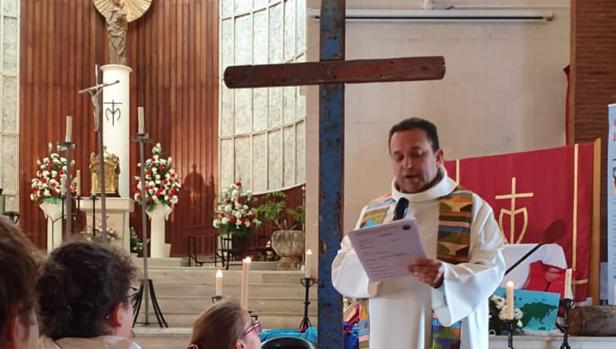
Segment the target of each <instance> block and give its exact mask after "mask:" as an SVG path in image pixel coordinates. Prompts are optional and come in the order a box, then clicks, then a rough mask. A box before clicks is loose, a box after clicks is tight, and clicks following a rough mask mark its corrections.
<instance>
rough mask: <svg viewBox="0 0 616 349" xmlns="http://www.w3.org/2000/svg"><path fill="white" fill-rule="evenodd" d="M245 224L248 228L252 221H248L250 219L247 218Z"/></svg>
mask: <svg viewBox="0 0 616 349" xmlns="http://www.w3.org/2000/svg"><path fill="white" fill-rule="evenodd" d="M244 225H245V226H246V228H249V227H250V221H248V220H247V221H246V222H245V223H244Z"/></svg>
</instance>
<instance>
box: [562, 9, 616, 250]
mask: <svg viewBox="0 0 616 349" xmlns="http://www.w3.org/2000/svg"><path fill="white" fill-rule="evenodd" d="M614 11H616V2H614V1H609V0H584V1H582V0H575V1H572V2H571V101H570V109H571V111H572V112H573V123H572V125H571V126H572V127H573V132H570V134H573V137H574V141H575V142H589V141H593V140H594V139H595V138H601V144H602V156H601V163H602V165H601V177H600V179H601V186H602V190H601V206H600V207H601V259H602V260H603V261H606V260H607V242H608V241H607V195H606V191H605V187H603V186H604V185H605V182H604V181H605V178H606V161H607V140H608V139H607V135H608V129H609V125H608V107H607V106H608V104H611V103H614V102H616V64H614V50H616V22H614V21H613V20H612V18H611V17H610V16H609V14H611V13H614Z"/></svg>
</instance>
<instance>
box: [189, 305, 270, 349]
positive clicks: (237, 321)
mask: <svg viewBox="0 0 616 349" xmlns="http://www.w3.org/2000/svg"><path fill="white" fill-rule="evenodd" d="M259 334H261V324H259V322H258V321H256V320H254V321H253V320H252V318H251V317H250V315H249V314H248V311H246V310H245V309H243V308H242V307H241V306H240V305H239V304H238V303H237V302H235V301H231V300H222V301H219V302H217V303H216V304H214V305H213V306H212V307H211V308H209V309H208V310H207V311H206V312H204V313H203V314H201V315H200V316H199V317H198V318H197V320H196V321H195V324H194V326H193V334H192V339H191V340H190V345H189V346H188V349H210V348H216V349H259V348H261V340H260V338H259Z"/></svg>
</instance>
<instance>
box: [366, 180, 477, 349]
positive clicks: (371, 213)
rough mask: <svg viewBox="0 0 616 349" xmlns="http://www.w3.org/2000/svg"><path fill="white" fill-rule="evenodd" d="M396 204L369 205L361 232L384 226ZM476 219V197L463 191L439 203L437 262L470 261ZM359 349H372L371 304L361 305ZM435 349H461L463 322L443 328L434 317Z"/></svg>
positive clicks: (386, 199) (391, 201)
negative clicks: (473, 221)
mask: <svg viewBox="0 0 616 349" xmlns="http://www.w3.org/2000/svg"><path fill="white" fill-rule="evenodd" d="M393 204H395V200H394V199H392V198H391V196H390V195H386V196H383V197H381V198H379V199H377V200H376V202H374V203H372V204H369V205H368V206H367V207H366V209H365V210H364V213H363V215H362V216H361V218H360V222H361V223H360V228H365V227H371V226H375V225H379V224H382V223H383V221H384V220H385V217H386V216H387V212H388V211H389V209H390V207H392V205H393ZM472 217H473V195H472V193H471V192H470V191H467V190H465V189H463V188H461V187H457V188H456V189H455V190H454V191H453V192H452V193H451V194H449V195H447V196H445V197H442V198H440V199H439V225H438V241H437V252H436V258H437V259H439V260H441V261H443V262H447V263H451V264H458V263H464V262H467V261H468V259H469V258H468V253H469V246H470V241H471V239H470V232H471V223H472ZM360 308H361V316H360V322H359V347H360V348H368V341H369V330H370V329H369V319H368V318H369V314H368V301H367V300H365V301H363V302H361V303H360ZM431 334H432V346H431V347H432V349H459V348H460V338H461V334H462V322H461V321H459V322H457V323H455V324H453V325H452V326H450V327H445V326H442V325H441V324H440V322H439V321H438V319H437V318H436V317H435V316H434V315H433V316H432V329H431Z"/></svg>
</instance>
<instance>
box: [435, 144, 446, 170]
mask: <svg viewBox="0 0 616 349" xmlns="http://www.w3.org/2000/svg"><path fill="white" fill-rule="evenodd" d="M434 156H435V157H436V164H437V165H439V166H443V165H445V153H444V152H443V148H440V149H439V150H437V151H436V152H435V153H434Z"/></svg>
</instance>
